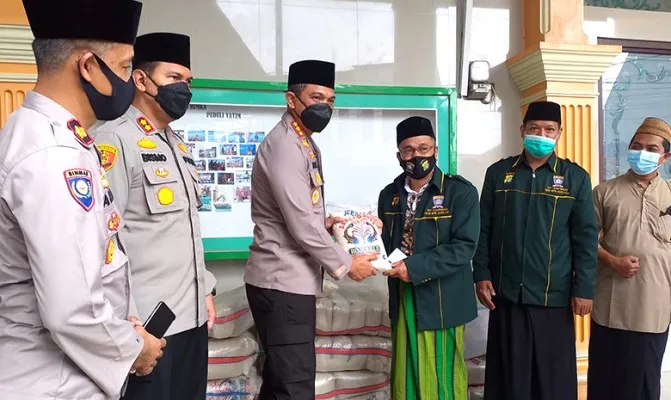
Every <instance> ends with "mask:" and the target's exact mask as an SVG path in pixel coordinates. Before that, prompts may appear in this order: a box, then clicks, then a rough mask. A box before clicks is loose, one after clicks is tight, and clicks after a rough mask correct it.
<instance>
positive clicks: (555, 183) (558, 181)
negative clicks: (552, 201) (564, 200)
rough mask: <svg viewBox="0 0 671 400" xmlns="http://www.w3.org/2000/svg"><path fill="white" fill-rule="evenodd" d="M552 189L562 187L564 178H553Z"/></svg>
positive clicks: (558, 176) (557, 176) (556, 176)
mask: <svg viewBox="0 0 671 400" xmlns="http://www.w3.org/2000/svg"><path fill="white" fill-rule="evenodd" d="M552 187H564V177H563V176H560V175H555V176H553V177H552Z"/></svg>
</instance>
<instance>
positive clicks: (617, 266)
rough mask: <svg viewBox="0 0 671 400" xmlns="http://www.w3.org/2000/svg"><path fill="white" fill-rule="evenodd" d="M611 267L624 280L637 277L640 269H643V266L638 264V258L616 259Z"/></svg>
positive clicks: (624, 257)
mask: <svg viewBox="0 0 671 400" xmlns="http://www.w3.org/2000/svg"><path fill="white" fill-rule="evenodd" d="M610 267H611V268H613V269H614V270H615V272H617V273H618V275H620V276H621V277H623V278H631V277H632V276H634V275H636V273H637V272H638V270H639V269H641V265H640V264H639V263H638V257H634V256H622V257H615V258H614V259H613V260H612V261H611V262H610Z"/></svg>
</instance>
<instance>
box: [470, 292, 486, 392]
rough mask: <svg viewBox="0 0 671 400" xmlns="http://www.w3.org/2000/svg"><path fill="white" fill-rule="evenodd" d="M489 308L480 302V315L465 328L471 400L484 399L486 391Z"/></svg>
mask: <svg viewBox="0 0 671 400" xmlns="http://www.w3.org/2000/svg"><path fill="white" fill-rule="evenodd" d="M488 324H489V310H488V309H487V308H485V307H484V306H482V305H479V304H478V317H477V318H476V319H475V320H473V321H471V322H469V323H468V324H466V328H465V329H464V358H465V359H466V370H467V371H468V395H469V400H482V399H484V393H485V387H484V384H485V366H486V354H485V353H486V352H487V327H488Z"/></svg>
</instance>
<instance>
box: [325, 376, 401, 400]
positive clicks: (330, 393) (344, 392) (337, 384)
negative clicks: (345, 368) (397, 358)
mask: <svg viewBox="0 0 671 400" xmlns="http://www.w3.org/2000/svg"><path fill="white" fill-rule="evenodd" d="M385 390H387V391H388V390H389V376H388V375H387V374H383V373H380V372H369V371H356V372H355V371H351V372H318V373H317V377H316V379H315V394H316V397H315V398H316V399H319V400H344V399H352V398H356V399H360V400H364V399H366V400H373V399H375V400H377V399H380V400H381V398H380V397H374V396H375V395H376V394H379V393H380V392H382V393H384V391H385ZM371 396H372V397H371Z"/></svg>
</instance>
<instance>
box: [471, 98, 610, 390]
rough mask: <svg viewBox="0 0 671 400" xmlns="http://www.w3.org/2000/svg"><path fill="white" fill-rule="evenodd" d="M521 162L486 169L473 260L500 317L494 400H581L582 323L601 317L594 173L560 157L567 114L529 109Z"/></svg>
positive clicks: (489, 383)
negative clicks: (595, 305)
mask: <svg viewBox="0 0 671 400" xmlns="http://www.w3.org/2000/svg"><path fill="white" fill-rule="evenodd" d="M520 132H521V134H522V137H523V139H524V151H523V152H522V154H520V155H517V156H513V157H508V158H506V159H503V160H501V161H499V162H497V163H495V164H493V165H492V166H490V167H489V168H488V169H487V174H486V176H485V182H484V185H483V188H482V195H481V200H480V218H481V221H482V228H481V232H480V240H479V243H478V249H477V252H476V254H475V257H474V258H473V275H474V277H475V282H476V288H477V295H478V298H479V300H480V302H481V303H482V304H484V305H485V306H487V307H488V308H489V309H490V310H492V311H491V314H490V316H489V332H488V342H487V369H486V372H485V400H571V399H576V398H577V374H576V349H575V331H574V324H573V313H575V314H577V315H586V314H588V313H589V312H590V311H591V309H592V297H593V296H594V286H595V279H596V267H597V236H598V233H597V223H596V216H595V213H594V205H593V203H592V185H591V182H590V177H589V175H588V174H587V172H586V171H585V170H584V169H582V168H581V167H579V166H578V165H576V164H574V163H572V162H570V161H568V160H564V159H561V158H558V157H557V155H556V154H555V153H554V149H555V144H556V142H557V140H558V139H559V137H560V135H561V132H562V128H561V108H560V106H559V105H558V104H556V103H552V102H536V103H531V104H529V108H528V110H527V113H526V116H525V117H524V122H523V125H522V127H521V129H520Z"/></svg>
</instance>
